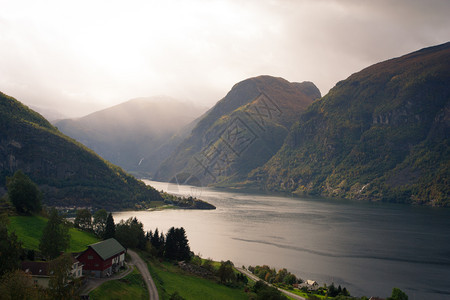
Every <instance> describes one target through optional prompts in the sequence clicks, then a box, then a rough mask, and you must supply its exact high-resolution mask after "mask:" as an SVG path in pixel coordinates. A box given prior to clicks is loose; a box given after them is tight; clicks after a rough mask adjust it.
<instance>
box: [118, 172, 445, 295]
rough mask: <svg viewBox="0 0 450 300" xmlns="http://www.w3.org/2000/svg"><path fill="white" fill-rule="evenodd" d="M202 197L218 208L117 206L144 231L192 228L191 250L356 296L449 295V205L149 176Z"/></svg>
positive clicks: (189, 231) (174, 189) (156, 184)
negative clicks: (294, 194) (225, 187)
mask: <svg viewBox="0 0 450 300" xmlns="http://www.w3.org/2000/svg"><path fill="white" fill-rule="evenodd" d="M147 183H148V184H151V185H152V186H154V187H156V188H157V189H158V190H161V189H162V190H165V191H169V192H172V193H178V194H181V195H193V196H199V197H200V198H201V199H204V200H206V201H208V202H210V203H212V204H214V205H215V206H216V207H217V209H216V210H214V211H189V210H165V211H154V212H142V211H140V212H118V213H115V214H114V218H115V221H116V222H118V221H119V220H120V219H126V218H128V217H130V216H136V217H137V218H138V219H139V220H140V221H141V222H143V224H144V227H145V230H154V229H155V228H156V227H158V228H159V230H163V231H164V232H166V231H167V230H168V229H169V228H170V227H172V226H175V227H181V226H183V227H184V228H185V229H186V232H187V235H188V238H189V244H190V246H191V250H192V251H194V252H195V253H200V254H201V256H202V257H204V258H208V257H210V258H212V259H214V260H227V259H230V260H231V261H233V262H234V264H235V265H238V266H241V265H245V266H249V265H253V266H255V265H262V264H267V265H269V266H271V267H275V268H276V269H279V268H287V269H288V270H289V271H290V272H292V273H294V274H296V275H297V276H299V277H300V278H302V279H304V280H306V279H313V280H316V281H318V282H319V283H320V284H321V285H322V284H323V283H327V284H330V283H331V282H334V283H335V284H336V285H338V284H340V285H342V286H345V287H347V289H348V290H350V292H351V293H352V295H356V296H362V295H365V296H369V297H370V296H380V297H387V296H390V293H391V291H392V288H393V287H398V288H400V289H402V290H403V291H405V292H406V293H407V294H408V295H409V299H450V210H448V209H433V208H427V207H409V206H401V205H389V204H369V203H355V202H344V201H330V200H322V199H299V198H289V197H280V196H267V195H255V194H247V193H232V192H226V191H222V190H216V189H210V188H203V189H198V188H194V187H190V186H174V185H170V186H169V185H168V183H161V182H150V181H149V182H147Z"/></svg>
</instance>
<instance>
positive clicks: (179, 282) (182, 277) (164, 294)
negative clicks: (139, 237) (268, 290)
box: [148, 261, 248, 300]
mask: <svg viewBox="0 0 450 300" xmlns="http://www.w3.org/2000/svg"><path fill="white" fill-rule="evenodd" d="M148 267H149V270H150V273H151V274H152V276H153V280H154V281H155V284H156V287H157V288H158V294H159V297H160V299H162V300H164V299H169V298H170V296H171V295H172V294H173V293H175V292H178V294H179V295H180V296H181V297H183V298H185V299H186V300H190V299H195V300H201V299H215V300H221V299H223V300H228V299H243V300H244V299H245V300H247V299H248V295H247V294H246V293H245V292H244V291H243V290H242V289H234V288H230V287H227V286H225V285H222V284H219V283H216V282H215V281H212V280H208V279H204V278H199V277H196V276H193V275H187V274H185V273H184V272H183V271H181V270H180V269H179V268H178V267H176V266H173V265H172V264H170V263H167V262H164V263H157V262H154V261H149V262H148Z"/></svg>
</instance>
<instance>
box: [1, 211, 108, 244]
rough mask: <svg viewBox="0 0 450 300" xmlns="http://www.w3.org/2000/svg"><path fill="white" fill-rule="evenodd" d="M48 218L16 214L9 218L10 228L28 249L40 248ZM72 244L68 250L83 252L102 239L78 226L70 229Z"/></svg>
mask: <svg viewBox="0 0 450 300" xmlns="http://www.w3.org/2000/svg"><path fill="white" fill-rule="evenodd" d="M47 221H48V220H47V219H46V218H44V217H41V216H14V217H10V218H9V224H8V230H9V231H10V232H15V233H16V235H17V237H18V239H19V240H20V241H22V243H23V247H24V248H26V249H33V250H39V241H40V239H41V236H42V232H43V230H44V227H45V225H46V224H47ZM69 234H70V245H69V249H68V250H67V251H68V252H81V251H84V250H86V248H87V245H90V244H93V243H96V242H98V241H100V240H99V239H98V238H96V237H95V236H94V235H93V234H90V233H87V232H84V231H81V230H79V229H76V228H70V229H69Z"/></svg>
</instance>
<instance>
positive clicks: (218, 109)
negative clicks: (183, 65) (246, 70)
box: [155, 76, 320, 185]
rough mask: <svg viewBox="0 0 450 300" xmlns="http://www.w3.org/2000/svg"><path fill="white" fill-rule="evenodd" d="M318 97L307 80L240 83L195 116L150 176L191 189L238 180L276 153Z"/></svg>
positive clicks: (267, 79)
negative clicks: (187, 132)
mask: <svg viewBox="0 0 450 300" xmlns="http://www.w3.org/2000/svg"><path fill="white" fill-rule="evenodd" d="M319 97H320V91H319V90H318V89H317V87H316V86H315V85H314V84H313V83H311V82H303V83H291V82H288V81H287V80H285V79H283V78H276V77H271V76H259V77H254V78H250V79H247V80H244V81H242V82H239V83H237V84H236V85H234V86H233V88H232V89H231V90H230V91H229V92H228V94H227V95H226V96H225V97H224V98H223V99H221V100H220V101H219V102H217V104H216V105H215V106H214V107H212V108H211V109H210V110H209V111H208V112H206V113H205V114H204V115H203V116H202V117H201V118H200V120H199V121H198V123H197V124H196V126H195V127H194V128H193V130H192V132H191V134H190V136H188V137H187V138H186V139H185V140H184V141H182V142H181V144H180V145H179V146H178V147H177V148H176V150H175V151H174V152H173V153H172V154H171V155H170V156H169V157H168V158H167V159H166V160H165V161H164V162H163V163H162V164H161V166H160V167H159V168H158V171H157V172H156V174H155V178H156V179H158V180H175V181H177V182H179V183H189V184H196V185H206V184H216V185H229V184H232V183H233V182H236V181H239V180H240V179H242V178H245V177H246V176H247V174H248V172H250V171H251V170H253V169H254V168H256V167H259V166H262V165H263V164H264V163H266V162H267V161H268V160H269V159H270V158H271V157H272V156H273V155H274V154H275V153H276V152H277V151H278V149H279V148H280V147H281V145H282V143H283V141H284V138H285V137H286V135H287V134H288V131H289V129H290V127H291V126H292V124H293V123H294V122H295V121H296V120H297V119H298V115H299V114H300V113H301V112H302V111H304V110H305V109H306V108H307V107H308V105H310V104H311V103H312V102H313V101H314V99H316V98H319Z"/></svg>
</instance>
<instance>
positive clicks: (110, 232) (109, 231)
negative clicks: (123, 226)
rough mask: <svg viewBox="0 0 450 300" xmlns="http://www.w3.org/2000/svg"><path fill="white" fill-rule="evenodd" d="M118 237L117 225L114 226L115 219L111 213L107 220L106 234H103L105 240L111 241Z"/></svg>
mask: <svg viewBox="0 0 450 300" xmlns="http://www.w3.org/2000/svg"><path fill="white" fill-rule="evenodd" d="M115 236H116V225H115V224H114V218H113V216H112V214H111V213H109V215H108V218H107V219H106V226H105V232H104V234H103V239H105V240H106V239H109V238H113V237H115Z"/></svg>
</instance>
